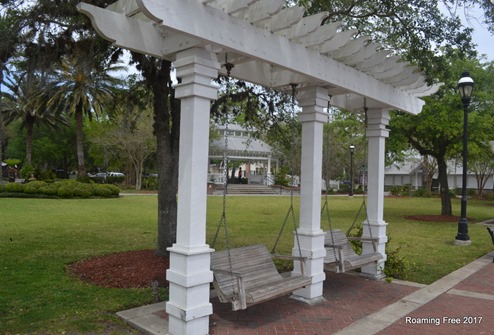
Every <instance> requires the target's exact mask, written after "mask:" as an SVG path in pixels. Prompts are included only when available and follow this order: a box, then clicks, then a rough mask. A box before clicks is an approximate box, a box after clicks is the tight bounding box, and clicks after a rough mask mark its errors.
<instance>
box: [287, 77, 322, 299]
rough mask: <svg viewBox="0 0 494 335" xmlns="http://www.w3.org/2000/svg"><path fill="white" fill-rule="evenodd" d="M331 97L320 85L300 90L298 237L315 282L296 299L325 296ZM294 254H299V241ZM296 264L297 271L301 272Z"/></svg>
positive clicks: (308, 271)
mask: <svg viewBox="0 0 494 335" xmlns="http://www.w3.org/2000/svg"><path fill="white" fill-rule="evenodd" d="M328 100H329V96H328V92H327V91H326V90H325V89H323V88H320V87H311V88H307V89H305V90H303V91H301V93H300V98H299V106H300V107H302V112H301V113H299V115H298V118H299V121H300V122H302V160H301V161H302V166H301V176H300V177H301V185H300V228H299V229H298V231H297V232H298V236H299V241H300V249H301V250H302V256H305V257H307V258H308V260H307V262H306V264H305V265H306V268H305V273H306V275H308V276H310V277H312V282H311V285H309V286H308V287H306V288H302V289H300V290H297V291H295V292H293V298H295V299H298V300H302V301H305V302H307V303H315V302H318V301H320V300H322V299H323V297H322V294H323V282H324V279H325V278H326V275H325V273H324V257H325V256H326V249H325V248H324V232H323V231H322V230H321V179H322V142H323V125H324V123H325V122H326V121H327V119H328V117H327V114H326V113H324V108H325V107H326V106H327V103H328ZM292 254H293V255H296V256H298V255H299V249H298V245H297V240H296V239H295V245H294V247H293V250H292ZM300 271H301V269H300V264H299V263H298V262H296V263H295V268H294V272H295V273H300Z"/></svg>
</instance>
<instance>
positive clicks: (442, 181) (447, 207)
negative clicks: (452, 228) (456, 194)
mask: <svg viewBox="0 0 494 335" xmlns="http://www.w3.org/2000/svg"><path fill="white" fill-rule="evenodd" d="M436 159H437V170H438V179H439V187H440V188H439V190H440V193H441V215H452V210H451V195H450V193H449V185H448V167H447V165H446V161H445V160H444V157H436Z"/></svg>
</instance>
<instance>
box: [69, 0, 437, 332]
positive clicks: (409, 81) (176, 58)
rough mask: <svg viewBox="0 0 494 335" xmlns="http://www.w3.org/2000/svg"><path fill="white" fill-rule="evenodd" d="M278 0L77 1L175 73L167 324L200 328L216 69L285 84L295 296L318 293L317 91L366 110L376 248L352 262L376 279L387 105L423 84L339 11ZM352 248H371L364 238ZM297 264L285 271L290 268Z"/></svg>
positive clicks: (409, 102)
mask: <svg viewBox="0 0 494 335" xmlns="http://www.w3.org/2000/svg"><path fill="white" fill-rule="evenodd" d="M284 5H285V1H284V0H166V1H165V0H119V1H117V2H115V3H113V4H111V5H110V6H108V7H107V8H99V7H95V6H92V5H89V4H87V3H80V4H79V5H78V9H79V11H80V12H81V13H83V14H85V15H87V16H88V17H89V18H90V19H91V21H92V24H93V26H94V28H95V29H96V31H97V32H98V34H99V35H100V36H102V37H103V38H105V39H107V40H109V41H111V42H112V43H114V44H115V45H117V46H120V47H123V48H127V49H131V50H134V51H137V52H141V53H145V54H148V55H152V56H155V57H159V58H164V59H168V60H171V61H173V64H174V67H175V68H176V74H177V77H179V78H181V83H180V84H178V85H177V86H176V97H177V98H179V99H181V111H182V114H181V138H180V159H179V171H180V173H179V194H178V198H179V204H178V222H177V241H176V243H175V244H174V245H173V246H172V247H171V248H169V252H170V268H169V270H168V271H167V279H168V281H169V283H170V294H169V297H170V298H169V301H168V302H167V304H166V312H167V313H168V316H169V320H168V327H169V328H168V333H169V334H194V335H199V334H207V333H208V332H209V315H211V314H212V312H213V311H212V305H211V303H210V301H209V294H210V283H211V282H212V280H213V275H212V272H211V270H210V256H211V253H212V252H213V251H214V250H212V249H211V248H210V247H209V246H208V245H207V244H206V197H207V194H206V187H202V186H200V185H206V183H207V171H206V168H205V167H206V166H207V162H208V143H209V141H208V137H209V110H210V103H211V100H214V99H216V98H217V90H218V88H217V87H216V86H215V85H213V84H212V81H211V80H212V79H213V78H216V77H217V76H218V74H219V73H223V74H225V73H226V72H227V70H226V68H225V67H223V66H222V64H220V63H219V60H224V59H225V55H226V54H228V60H229V62H230V63H232V64H233V65H234V66H235V67H234V68H233V70H232V71H231V76H232V77H235V78H239V79H242V80H245V81H249V82H252V83H255V84H260V85H264V86H267V87H271V88H274V89H277V90H280V91H287V92H291V90H292V87H293V85H296V95H297V100H298V105H299V107H300V108H301V110H302V111H301V112H300V113H299V114H298V119H299V121H300V122H301V123H302V159H301V161H302V166H301V181H302V182H301V191H300V227H299V229H298V237H299V241H300V247H301V250H302V253H303V256H306V257H307V258H308V261H307V263H306V265H307V270H308V272H309V276H310V277H311V284H310V285H308V286H306V287H305V288H303V289H299V290H296V291H295V292H293V295H294V296H295V297H296V298H297V299H298V300H302V301H305V302H307V303H316V302H317V301H320V299H321V298H322V291H323V282H324V280H325V273H324V270H323V261H324V257H325V255H326V251H325V248H324V236H325V233H324V232H323V231H322V230H321V223H320V209H321V208H320V207H321V191H320V190H321V175H322V174H321V170H322V169H321V166H322V141H323V136H322V132H323V124H324V123H325V122H326V120H327V115H326V114H325V113H324V111H323V110H324V108H326V106H327V104H328V101H331V104H332V105H333V106H336V107H340V108H345V109H348V110H352V111H355V112H363V111H364V109H365V110H366V111H367V117H368V125H367V132H366V134H367V138H368V194H369V197H368V219H367V220H366V222H364V223H363V225H364V231H363V234H364V236H373V237H377V238H379V242H378V246H377V250H378V252H380V253H381V254H382V255H383V258H382V260H381V261H380V262H379V263H378V264H377V265H369V266H366V267H364V268H362V272H363V273H364V274H366V275H368V276H372V277H375V278H380V277H381V276H382V267H383V265H384V262H385V260H386V252H385V243H386V241H387V237H386V226H387V223H386V222H385V221H384V220H383V202H384V167H385V165H384V154H385V150H384V144H385V139H386V137H387V136H388V130H387V129H386V126H387V124H388V121H389V110H401V111H405V112H408V113H411V114H417V113H419V112H420V111H421V109H422V106H423V105H424V102H423V101H422V100H421V99H419V97H421V96H426V95H430V94H432V93H434V92H435V91H436V90H437V86H433V87H429V86H428V85H427V84H426V83H425V79H424V77H423V75H422V74H421V72H420V71H419V69H417V68H416V67H415V66H412V65H410V64H408V63H407V62H402V61H400V60H399V58H398V57H397V56H394V55H392V52H391V51H389V50H381V48H380V46H379V45H376V44H373V43H369V38H368V37H365V36H363V37H358V38H354V36H355V34H356V31H353V30H343V29H342V27H341V26H342V25H341V23H340V22H332V23H328V24H324V25H321V22H322V20H324V19H325V18H326V17H327V13H319V14H316V15H313V16H305V17H304V13H305V10H304V8H301V7H297V6H293V7H288V8H284ZM363 249H364V252H366V251H369V250H371V249H372V246H371V245H370V244H369V245H368V244H364V246H363ZM294 271H297V270H294Z"/></svg>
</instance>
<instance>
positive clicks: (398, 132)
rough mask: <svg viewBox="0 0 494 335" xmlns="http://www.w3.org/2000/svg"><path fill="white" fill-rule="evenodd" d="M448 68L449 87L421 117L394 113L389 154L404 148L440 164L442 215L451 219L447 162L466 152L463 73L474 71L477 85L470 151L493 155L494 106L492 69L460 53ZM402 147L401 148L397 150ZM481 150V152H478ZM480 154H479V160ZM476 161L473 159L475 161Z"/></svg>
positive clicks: (430, 100) (429, 103) (445, 76)
mask: <svg viewBox="0 0 494 335" xmlns="http://www.w3.org/2000/svg"><path fill="white" fill-rule="evenodd" d="M447 59H448V62H449V63H448V68H447V69H445V73H444V74H443V77H441V78H440V79H442V80H443V81H444V82H445V84H444V85H443V86H442V87H441V89H440V90H439V91H438V92H437V93H436V94H434V95H433V96H431V97H428V98H426V99H425V100H426V105H425V106H424V108H423V110H422V112H421V113H420V114H418V115H409V114H403V113H394V114H393V115H392V118H391V122H390V129H391V133H390V137H391V138H392V140H391V141H390V144H391V147H389V146H388V148H387V149H388V150H393V151H395V152H396V151H400V150H403V145H408V146H409V147H413V148H414V149H416V150H417V151H418V152H419V153H420V155H422V156H431V157H434V158H435V159H436V161H437V164H438V179H439V182H440V185H441V188H440V191H441V196H442V200H443V201H442V203H441V214H444V215H451V211H452V209H451V199H450V197H449V191H448V190H449V186H448V178H447V160H448V159H452V158H457V157H458V155H460V153H461V149H462V143H463V142H462V136H463V108H462V105H461V101H460V98H459V97H458V95H457V93H456V92H455V87H456V83H457V80H458V78H460V73H461V72H462V71H463V70H464V69H469V70H470V75H471V76H472V77H473V78H478V79H474V80H475V81H476V85H475V89H474V94H473V98H472V104H471V106H470V113H469V125H468V127H469V132H468V134H469V139H468V146H469V150H474V148H483V150H481V151H482V152H483V153H484V154H486V152H487V151H486V150H489V151H490V148H489V146H487V145H486V143H489V141H491V140H493V139H494V137H493V134H492V132H491V131H489V129H490V128H491V126H490V125H492V124H493V122H494V112H493V110H492V104H490V103H489V101H491V100H492V98H491V97H492V79H490V78H492V73H494V72H493V67H492V66H491V65H488V66H485V65H483V64H481V63H480V62H479V61H478V60H476V59H463V58H460V56H459V55H458V54H457V53H452V54H449V55H447ZM396 143H400V144H401V147H397V146H395V147H393V146H392V145H393V144H396ZM475 150H477V149H475ZM478 156H479V154H478V153H477V157H478ZM472 158H473V157H472Z"/></svg>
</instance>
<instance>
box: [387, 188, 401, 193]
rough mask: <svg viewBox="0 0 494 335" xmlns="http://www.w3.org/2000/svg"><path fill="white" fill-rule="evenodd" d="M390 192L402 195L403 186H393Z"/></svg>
mask: <svg viewBox="0 0 494 335" xmlns="http://www.w3.org/2000/svg"><path fill="white" fill-rule="evenodd" d="M389 194H391V195H401V186H392V187H391V188H390V189H389Z"/></svg>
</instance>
